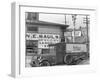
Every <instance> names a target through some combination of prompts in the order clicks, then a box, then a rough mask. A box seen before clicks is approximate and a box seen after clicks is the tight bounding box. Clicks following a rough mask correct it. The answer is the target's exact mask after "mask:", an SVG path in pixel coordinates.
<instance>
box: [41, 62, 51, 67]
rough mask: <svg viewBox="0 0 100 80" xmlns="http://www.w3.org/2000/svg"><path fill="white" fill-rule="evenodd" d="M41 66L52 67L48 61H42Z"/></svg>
mask: <svg viewBox="0 0 100 80" xmlns="http://www.w3.org/2000/svg"><path fill="white" fill-rule="evenodd" d="M40 66H50V63H49V62H48V61H42V62H41V63H40Z"/></svg>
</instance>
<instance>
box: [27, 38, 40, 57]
mask: <svg viewBox="0 0 100 80" xmlns="http://www.w3.org/2000/svg"><path fill="white" fill-rule="evenodd" d="M30 53H33V54H37V53H38V41H35V40H26V55H28V54H30Z"/></svg>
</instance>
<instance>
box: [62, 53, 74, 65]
mask: <svg viewBox="0 0 100 80" xmlns="http://www.w3.org/2000/svg"><path fill="white" fill-rule="evenodd" d="M72 59H73V57H72V56H71V55H69V54H66V55H65V56H64V62H65V63H66V64H68V65H70V64H71V62H72Z"/></svg>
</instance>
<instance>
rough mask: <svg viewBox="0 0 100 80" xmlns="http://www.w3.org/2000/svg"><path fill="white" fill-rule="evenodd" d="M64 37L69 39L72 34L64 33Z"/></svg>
mask: <svg viewBox="0 0 100 80" xmlns="http://www.w3.org/2000/svg"><path fill="white" fill-rule="evenodd" d="M64 36H67V37H71V36H72V32H65V33H64Z"/></svg>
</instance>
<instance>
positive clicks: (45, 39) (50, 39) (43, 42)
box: [26, 33, 60, 48]
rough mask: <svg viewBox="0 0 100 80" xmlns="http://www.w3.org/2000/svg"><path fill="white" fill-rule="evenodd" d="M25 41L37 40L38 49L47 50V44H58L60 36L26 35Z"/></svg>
mask: <svg viewBox="0 0 100 80" xmlns="http://www.w3.org/2000/svg"><path fill="white" fill-rule="evenodd" d="M26 40H38V48H49V46H48V44H55V43H59V42H60V35H59V34H43V33H40V34H39V33H27V34H26Z"/></svg>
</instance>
